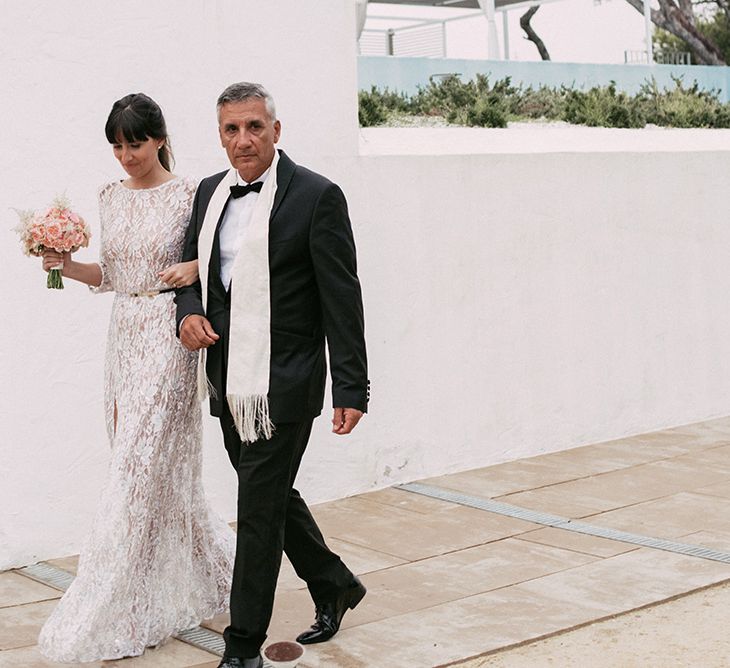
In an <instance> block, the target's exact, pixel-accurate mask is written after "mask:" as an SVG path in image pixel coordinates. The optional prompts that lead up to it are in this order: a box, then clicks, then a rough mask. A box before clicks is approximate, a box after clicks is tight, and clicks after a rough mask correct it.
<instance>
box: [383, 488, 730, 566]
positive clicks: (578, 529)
mask: <svg viewBox="0 0 730 668" xmlns="http://www.w3.org/2000/svg"><path fill="white" fill-rule="evenodd" d="M397 489H402V490H405V491H406V492H413V493H414V494H421V495H423V496H429V497H431V498H433V499H441V500H443V501H450V502H452V503H458V504H459V505H462V506H468V507H469V508H477V509H478V510H486V511H488V512H490V513H497V514H499V515H505V516H507V517H514V518H516V519H520V520H526V521H528V522H533V523H534V524H541V525H542V526H548V527H554V528H556V529H564V530H565V531H572V532H574V533H582V534H586V535H588V536H596V537H598V538H607V539H609V540H616V541H619V542H622V543H631V544H632V545H640V546H641V547H650V548H653V549H655V550H664V551H666V552H675V553H676V554H685V555H688V556H690V557H699V558H700V559H709V560H711V561H720V562H722V563H724V564H730V553H727V552H721V551H719V550H713V549H710V548H708V547H702V546H701V545H689V544H687V543H677V542H675V541H671V540H664V539H661V538H652V537H651V536H642V535H640V534H635V533H629V532H627V531H619V530H618V529H610V528H608V527H601V526H596V525H594V524H586V523H585V522H578V521H576V520H571V519H568V518H566V517H560V516H558V515H551V514H549V513H541V512H539V511H535V510H528V509H527V508H520V507H519V506H513V505H511V504H509V503H503V502H502V501H494V500H493V499H487V498H484V497H480V496H471V495H469V494H462V493H461V492H456V491H453V490H450V489H444V488H443V487H435V486H433V485H424V484H422V483H418V482H412V483H407V484H405V485H398V486H397Z"/></svg>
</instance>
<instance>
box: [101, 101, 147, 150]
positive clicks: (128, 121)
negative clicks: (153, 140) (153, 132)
mask: <svg viewBox="0 0 730 668" xmlns="http://www.w3.org/2000/svg"><path fill="white" fill-rule="evenodd" d="M147 130H148V123H147V122H146V119H144V118H143V117H142V116H141V115H140V114H139V113H137V112H136V111H135V110H134V109H132V108H131V107H125V108H124V109H120V110H119V113H117V114H113V117H110V118H109V120H108V121H107V123H106V127H105V128H104V131H105V133H106V138H107V140H108V141H109V143H110V144H118V143H119V142H121V140H122V139H124V140H125V141H126V142H128V143H130V144H131V143H133V142H144V141H146V140H147V139H148V138H149V136H150V135H149V134H147Z"/></svg>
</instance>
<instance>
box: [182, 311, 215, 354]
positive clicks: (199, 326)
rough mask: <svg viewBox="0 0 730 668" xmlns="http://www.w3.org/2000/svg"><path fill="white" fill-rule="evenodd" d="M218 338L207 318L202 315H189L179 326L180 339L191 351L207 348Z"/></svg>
mask: <svg viewBox="0 0 730 668" xmlns="http://www.w3.org/2000/svg"><path fill="white" fill-rule="evenodd" d="M219 338H220V337H219V336H218V335H217V334H216V333H215V331H214V330H213V327H212V325H211V324H210V323H209V322H208V320H207V318H204V317H203V316H202V315H189V316H187V317H186V318H185V320H183V323H182V325H181V326H180V341H181V342H182V344H183V345H184V346H185V347H186V348H187V349H188V350H191V351H192V350H200V349H201V348H208V347H210V346H212V345H213V344H214V343H215V342H216V341H217V340H218V339H219Z"/></svg>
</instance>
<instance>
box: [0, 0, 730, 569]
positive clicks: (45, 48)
mask: <svg viewBox="0 0 730 668" xmlns="http://www.w3.org/2000/svg"><path fill="white" fill-rule="evenodd" d="M0 9H1V10H2V16H3V21H2V22H0V80H2V81H3V82H4V84H5V91H6V99H5V100H4V102H5V104H4V105H3V109H2V111H0V115H1V118H2V123H0V127H1V128H2V133H3V136H2V146H3V148H4V153H5V160H4V161H3V181H4V188H3V189H2V191H0V221H2V225H0V247H1V248H2V251H0V253H2V255H1V257H2V266H3V268H4V269H5V272H4V283H5V288H4V296H5V304H6V309H5V312H6V319H5V327H4V328H3V332H4V333H3V338H2V351H3V352H2V358H1V359H2V367H1V368H0V373H2V379H3V383H2V384H1V385H0V427H1V431H0V480H1V481H2V482H1V483H0V568H6V567H9V566H13V565H20V564H24V563H29V562H32V561H36V560H38V559H43V558H48V557H52V556H61V555H64V554H71V553H75V552H77V551H78V550H79V548H80V545H81V543H82V540H83V537H84V535H85V534H86V532H87V530H88V527H89V524H90V522H91V518H92V516H93V511H94V506H95V503H96V497H97V495H98V492H99V490H100V488H101V486H102V485H103V482H104V476H105V465H106V461H107V456H108V446H107V443H106V436H105V432H104V425H103V420H102V408H101V404H102V396H101V391H102V364H103V354H104V351H103V349H104V342H105V337H106V326H107V317H108V312H109V307H110V303H111V298H110V297H109V296H93V295H90V294H88V292H87V291H86V289H85V288H83V287H81V286H78V285H74V284H72V283H71V282H70V281H68V282H67V289H66V290H65V291H64V292H56V291H48V290H46V289H45V287H44V280H45V279H44V275H43V274H42V273H41V271H40V269H39V267H38V261H36V260H32V259H27V258H25V257H23V256H22V255H21V253H20V251H19V247H18V243H17V239H16V238H15V235H14V234H13V233H12V232H11V231H10V228H11V227H12V226H14V225H15V219H14V214H13V213H12V211H10V209H9V208H10V207H20V208H26V207H31V206H41V205H43V204H45V203H46V202H47V201H48V200H49V199H50V198H51V197H52V196H53V195H54V194H55V193H56V192H58V191H60V190H64V189H65V190H66V191H67V194H68V195H69V196H70V197H71V198H72V200H73V202H74V205H75V207H76V208H77V209H78V210H80V211H81V212H82V213H84V214H86V215H87V217H88V218H89V219H90V221H91V223H92V225H95V222H96V212H95V208H96V202H95V191H96V187H97V186H98V185H99V184H101V183H103V182H105V181H107V180H110V179H113V178H120V177H121V176H122V172H121V169H120V168H119V166H118V165H117V164H116V163H115V161H114V160H113V158H112V156H111V151H110V149H109V146H108V145H107V144H106V142H105V140H104V137H103V131H102V130H103V123H104V120H105V118H106V115H107V113H108V110H109V108H110V106H111V103H112V102H113V101H114V100H115V99H117V98H118V97H120V96H121V95H123V94H125V93H127V92H130V91H136V90H143V91H145V92H147V93H149V94H150V95H152V96H153V97H154V98H156V99H157V100H158V101H159V102H160V104H161V105H162V106H163V108H164V109H165V111H166V114H167V117H168V124H169V126H170V130H171V132H172V135H173V146H174V147H175V149H176V155H177V159H178V167H177V171H178V173H181V174H186V175H191V176H197V177H202V176H204V175H206V174H208V173H212V172H214V171H217V170H219V169H222V168H223V167H225V164H226V163H225V156H224V154H223V152H222V150H221V149H220V148H219V147H218V144H217V136H216V128H215V119H214V108H213V106H214V101H215V98H216V96H217V94H218V93H219V92H220V90H221V89H222V88H223V87H224V86H225V85H227V84H228V83H230V82H231V81H235V80H241V79H250V80H259V81H261V82H263V83H265V84H266V85H267V86H268V87H269V89H270V90H271V91H272V93H273V94H274V95H275V97H276V98H277V106H278V110H279V115H280V117H281V119H282V123H283V126H284V135H283V140H282V147H284V148H285V149H286V150H287V151H288V152H289V153H290V155H292V157H293V158H294V159H295V160H297V161H299V162H301V163H304V164H307V165H309V166H311V167H313V168H315V169H317V170H319V171H322V172H324V173H326V174H327V175H329V176H330V177H332V178H333V179H334V180H336V181H338V182H339V183H340V184H341V185H342V186H343V188H344V190H345V192H346V193H347V195H348V200H349V203H350V208H351V213H352V219H353V224H354V227H355V234H356V240H357V244H358V251H359V261H360V274H361V278H362V282H363V290H364V298H365V307H366V322H367V334H368V345H369V357H370V366H371V372H370V376H371V379H372V402H371V414H370V415H368V416H367V417H366V419H365V420H364V421H363V422H362V423H361V425H360V426H359V427H358V430H357V432H356V433H355V434H353V435H352V436H351V437H348V438H347V439H341V438H335V437H334V436H331V435H329V434H328V420H329V414H328V413H327V412H325V414H324V415H323V417H322V418H321V419H320V420H318V421H317V423H316V426H315V430H314V435H313V439H312V442H311V445H310V448H309V450H308V452H307V455H306V456H305V460H304V463H303V466H302V470H301V474H300V478H299V487H300V488H301V490H302V491H303V493H304V494H305V496H306V497H307V498H309V499H310V500H311V501H321V500H326V499H331V498H337V497H340V496H344V495H348V494H352V493H355V492H358V491H363V490H366V489H370V488H374V487H382V486H385V485H390V484H394V483H396V482H401V481H406V480H412V479H417V478H421V477H425V476H428V475H436V474H439V473H442V472H446V471H454V470H460V469H467V468H473V467H476V466H483V465H486V464H489V463H494V462H497V461H503V460H507V459H513V458H516V457H522V456H528V455H532V454H537V453H540V452H545V451H549V450H555V449H562V448H567V447H571V446H575V445H579V444H582V443H589V442H595V441H600V440H604V439H607V438H611V437H615V436H620V435H624V434H630V433H637V432H642V431H648V430H651V429H655V428H660V427H665V426H669V425H675V424H681V423H686V422H691V421H695V420H700V419H704V418H708V417H712V416H717V415H723V414H728V413H730V387H729V383H728V378H730V338H729V337H728V336H727V332H728V331H730V315H728V314H729V313H730V310H729V309H727V306H726V302H727V298H726V296H727V295H728V294H730V272H728V270H727V266H728V262H727V255H728V251H727V249H728V248H730V227H729V226H728V225H727V222H726V221H727V211H730V193H728V191H727V189H726V188H725V182H726V175H727V174H728V172H729V170H730V146H729V145H728V142H727V135H726V134H718V135H713V137H716V138H718V139H719V140H720V141H719V142H718V145H717V146H716V147H715V148H713V149H712V150H709V149H710V148H711V147H710V145H709V144H708V145H703V146H701V147H698V148H694V147H692V146H690V150H683V151H680V150H678V149H677V148H676V147H672V150H662V148H661V142H660V143H659V144H656V145H642V146H640V147H638V148H636V149H633V150H621V151H616V150H612V151H610V152H606V150H605V149H609V148H610V147H614V148H615V136H614V138H613V139H611V140H610V141H604V142H603V143H602V141H601V140H600V139H597V138H596V137H597V136H596V137H594V138H592V139H591V144H590V150H587V151H582V152H581V151H578V150H577V144H576V145H575V146H574V147H573V149H571V147H570V146H569V145H565V146H564V148H565V150H563V151H561V152H555V151H554V150H552V149H551V150H550V151H547V152H544V153H541V154H539V155H536V154H530V153H525V152H520V151H518V152H511V149H510V146H509V142H506V143H505V142H503V140H500V141H501V142H502V144H501V145H500V147H499V150H498V151H497V152H493V149H494V147H493V146H492V147H491V149H490V146H485V147H484V149H483V150H482V151H480V152H479V153H473V152H472V151H469V153H471V154H470V155H459V154H457V153H455V152H454V151H453V150H452V151H449V150H445V149H444V148H443V145H442V146H440V147H439V145H438V144H434V146H435V147H436V148H434V150H433V151H432V152H433V153H439V152H443V153H450V155H429V154H428V153H429V151H427V150H426V151H424V150H423V149H419V150H418V151H416V150H414V149H413V147H411V148H409V147H408V146H407V145H405V144H404V145H403V146H401V148H400V149H399V150H398V151H395V152H396V153H399V154H398V155H385V156H384V155H380V154H379V153H380V152H379V151H374V150H372V148H373V145H374V144H373V141H371V143H370V150H368V149H367V148H366V149H364V153H367V155H359V153H358V151H359V148H358V146H359V144H358V135H359V134H360V133H358V131H357V129H356V82H355V72H356V63H355V43H354V36H353V33H354V23H355V19H354V5H353V6H349V5H347V3H342V2H339V1H338V0H328V1H323V2H318V3H301V2H299V1H297V0H282V1H281V2H277V3H266V9H265V10H264V9H262V3H257V2H253V0H250V1H247V0H215V1H212V0H211V2H205V3H201V2H197V1H193V0H156V1H155V2H152V3H149V2H142V1H140V0H134V1H128V2H126V3H124V4H123V5H121V6H118V5H115V4H113V3H106V2H102V3H92V2H90V1H89V2H71V1H70V0H69V1H67V2H50V0H49V1H48V2H40V1H36V2H28V3H14V2H10V1H9V0H0ZM140 17H141V18H140ZM247 17H248V18H247ZM201 35H202V38H201ZM484 136H487V135H484ZM636 136H637V135H633V137H636ZM363 137H364V138H367V137H366V133H365V134H363ZM622 137H623V138H624V139H625V140H626V141H633V140H632V139H631V137H632V135H622ZM371 138H372V135H371ZM445 141H447V142H448V139H447V140H445ZM566 141H570V140H568V139H566ZM713 141H714V139H713ZM593 142H595V144H594V143H593ZM375 143H377V142H375ZM456 143H458V141H457V142H456ZM406 144H407V142H406ZM686 148H687V146H686V145H685V149H686ZM566 151H567V152H566ZM393 152H394V151H390V153H393ZM408 153H419V155H408ZM2 212H4V213H2ZM97 241H98V235H97V238H96V239H95V241H94V244H93V247H92V248H91V249H90V250H89V251H85V252H84V253H83V254H81V253H80V254H79V257H80V258H81V257H85V258H88V259H93V258H94V257H95V254H96V251H97V246H96V242H97ZM204 450H205V466H206V473H205V476H206V488H207V491H208V493H209V496H210V498H211V501H212V503H213V505H214V506H215V507H216V508H217V509H218V510H219V511H220V512H221V513H223V514H224V515H225V516H226V517H227V518H229V519H232V518H233V513H234V501H235V490H234V479H233V474H232V472H231V471H230V470H229V468H230V467H229V465H228V463H227V461H226V458H225V455H224V452H223V447H222V443H221V440H220V436H219V433H218V430H217V425H216V423H215V422H214V421H213V420H212V419H208V420H207V421H206V438H205V444H204Z"/></svg>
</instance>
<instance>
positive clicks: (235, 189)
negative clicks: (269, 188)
mask: <svg viewBox="0 0 730 668" xmlns="http://www.w3.org/2000/svg"><path fill="white" fill-rule="evenodd" d="M263 185H264V182H263V181H256V183H249V184H248V185H247V186H239V185H235V186H231V197H233V199H238V198H239V197H245V196H246V195H248V194H249V193H260V192H261V186H263Z"/></svg>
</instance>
